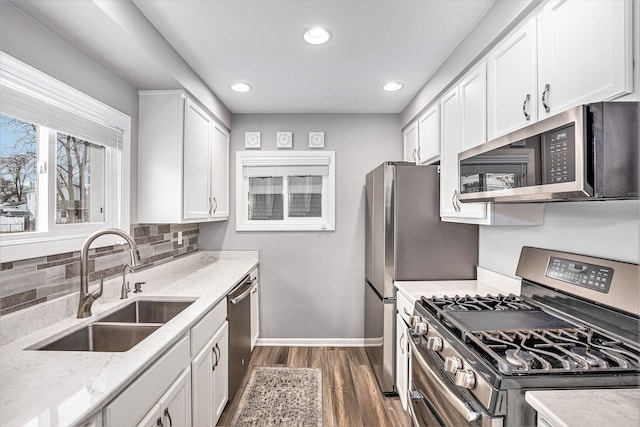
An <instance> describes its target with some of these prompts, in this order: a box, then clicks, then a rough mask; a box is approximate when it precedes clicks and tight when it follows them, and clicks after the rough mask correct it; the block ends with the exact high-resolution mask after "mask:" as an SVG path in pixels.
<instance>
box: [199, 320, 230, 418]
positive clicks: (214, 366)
mask: <svg viewBox="0 0 640 427" xmlns="http://www.w3.org/2000/svg"><path fill="white" fill-rule="evenodd" d="M228 325H229V323H228V322H225V323H224V325H223V326H221V327H220V329H218V331H217V332H216V333H215V335H214V336H213V337H212V338H211V340H209V342H207V344H206V345H205V346H204V348H203V349H202V350H201V351H200V353H198V355H197V356H196V357H195V358H194V359H193V362H191V370H192V377H193V388H192V390H193V397H192V401H193V408H192V409H193V425H194V426H203V427H204V426H215V425H216V423H217V422H218V418H220V415H221V414H222V411H223V410H224V407H225V405H226V403H227V400H228V397H229V392H228V389H229V388H228V378H229V375H228V365H227V355H228V350H227V348H228V345H227V342H228V340H229V326H228Z"/></svg>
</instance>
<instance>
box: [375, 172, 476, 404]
mask: <svg viewBox="0 0 640 427" xmlns="http://www.w3.org/2000/svg"><path fill="white" fill-rule="evenodd" d="M439 194H440V174H439V173H438V166H416V165H415V164H413V163H406V162H385V163H383V164H381V165H380V166H378V167H377V168H375V169H374V170H373V171H371V172H369V173H368V174H367V192H366V198H367V208H366V219H365V222H366V241H365V251H366V256H365V301H364V308H365V319H364V320H365V322H364V325H365V345H366V350H367V355H368V356H369V360H370V362H371V366H372V367H373V371H374V373H375V375H376V379H377V380H378V384H379V385H380V389H381V391H382V392H383V393H386V394H393V393H395V392H396V390H395V378H394V377H395V363H396V355H395V349H396V345H395V344H396V342H395V341H396V340H395V331H396V306H395V301H396V295H395V288H394V282H395V281H401V280H464V279H475V278H476V264H477V261H478V226H476V225H470V224H459V223H452V222H442V221H440V203H439V200H440V196H439Z"/></svg>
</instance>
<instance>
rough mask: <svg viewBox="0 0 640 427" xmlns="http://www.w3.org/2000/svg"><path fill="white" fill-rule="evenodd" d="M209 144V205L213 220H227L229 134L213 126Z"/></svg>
mask: <svg viewBox="0 0 640 427" xmlns="http://www.w3.org/2000/svg"><path fill="white" fill-rule="evenodd" d="M212 133H213V138H212V142H211V153H212V159H211V161H212V163H211V203H212V205H213V209H212V212H211V216H212V217H213V218H225V219H226V218H229V134H228V133H227V131H226V130H225V129H223V128H222V127H220V126H218V125H213V129H212Z"/></svg>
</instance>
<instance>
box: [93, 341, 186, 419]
mask: <svg viewBox="0 0 640 427" xmlns="http://www.w3.org/2000/svg"><path fill="white" fill-rule="evenodd" d="M190 361H191V356H190V354H189V336H185V337H184V338H182V339H181V340H180V341H179V342H178V343H177V344H176V345H174V346H173V347H172V348H171V349H169V350H168V351H167V353H166V354H165V355H164V356H163V357H162V358H160V360H158V361H157V362H156V363H154V364H153V365H151V367H149V369H147V370H146V371H145V372H144V373H143V374H142V375H140V377H138V379H136V380H135V381H134V382H133V383H132V384H131V385H130V386H129V387H127V388H126V389H125V390H124V391H123V392H122V393H120V394H119V395H118V397H116V398H115V399H114V400H113V401H112V402H111V403H110V404H109V405H107V407H106V408H105V409H104V412H103V416H104V425H105V427H123V426H130V425H135V424H137V422H138V421H140V419H141V418H142V417H143V416H144V415H145V414H146V413H147V412H148V411H149V409H150V408H151V407H152V406H153V405H154V404H155V403H156V402H157V401H158V399H159V398H160V396H161V395H162V393H164V391H165V390H167V389H168V388H169V386H170V385H171V383H173V382H174V381H175V379H176V378H178V375H180V373H181V372H182V371H183V370H184V368H185V367H186V366H189V362H190Z"/></svg>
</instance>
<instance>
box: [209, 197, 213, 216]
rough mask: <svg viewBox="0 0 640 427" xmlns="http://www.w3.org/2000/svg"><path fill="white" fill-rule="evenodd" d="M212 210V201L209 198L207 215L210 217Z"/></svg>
mask: <svg viewBox="0 0 640 427" xmlns="http://www.w3.org/2000/svg"><path fill="white" fill-rule="evenodd" d="M212 210H213V201H212V200H211V197H209V215H211V211H212Z"/></svg>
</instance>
